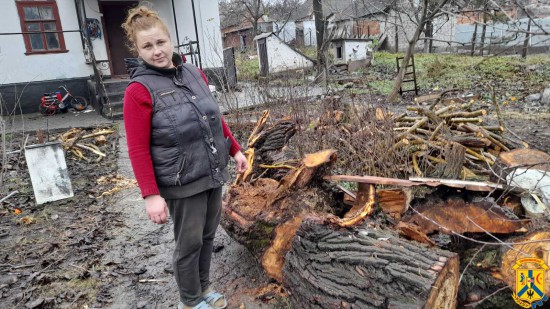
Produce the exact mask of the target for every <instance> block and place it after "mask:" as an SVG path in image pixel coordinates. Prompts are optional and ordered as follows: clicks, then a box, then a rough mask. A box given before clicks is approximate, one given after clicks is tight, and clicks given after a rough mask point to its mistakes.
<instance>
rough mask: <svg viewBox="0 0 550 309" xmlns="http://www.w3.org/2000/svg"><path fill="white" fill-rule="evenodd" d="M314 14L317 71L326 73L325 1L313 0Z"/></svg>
mask: <svg viewBox="0 0 550 309" xmlns="http://www.w3.org/2000/svg"><path fill="white" fill-rule="evenodd" d="M313 15H314V17H315V32H316V37H317V72H318V74H319V75H321V74H324V73H325V62H326V59H325V54H324V49H325V47H324V45H325V44H326V42H325V26H326V25H325V17H324V15H323V2H322V1H321V0H313Z"/></svg>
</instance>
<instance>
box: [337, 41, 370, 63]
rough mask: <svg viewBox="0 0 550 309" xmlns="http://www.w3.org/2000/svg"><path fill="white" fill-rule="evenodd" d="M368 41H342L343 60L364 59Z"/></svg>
mask: <svg viewBox="0 0 550 309" xmlns="http://www.w3.org/2000/svg"><path fill="white" fill-rule="evenodd" d="M369 44H370V43H369V42H361V41H345V42H344V50H343V52H344V61H345V62H346V63H348V62H350V61H357V60H365V59H367V46H368V45H369Z"/></svg>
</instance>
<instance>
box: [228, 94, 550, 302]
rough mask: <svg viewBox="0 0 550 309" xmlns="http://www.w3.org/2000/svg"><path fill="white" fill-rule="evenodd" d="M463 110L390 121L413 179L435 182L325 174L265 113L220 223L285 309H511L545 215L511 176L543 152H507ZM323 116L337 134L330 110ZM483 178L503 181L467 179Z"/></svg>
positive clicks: (496, 135) (542, 238) (541, 245)
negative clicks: (279, 291) (521, 268)
mask: <svg viewBox="0 0 550 309" xmlns="http://www.w3.org/2000/svg"><path fill="white" fill-rule="evenodd" d="M472 106H473V105H472V103H462V104H458V105H457V104H451V105H448V106H446V107H443V108H440V109H435V108H433V109H430V108H426V109H420V108H410V110H411V111H414V112H415V113H417V114H418V115H420V116H419V117H418V118H411V117H407V116H397V117H395V119H398V126H397V128H396V129H397V131H398V132H400V134H399V138H398V141H397V142H396V143H395V145H394V147H395V149H396V150H397V149H398V148H400V147H403V148H405V147H408V148H406V149H408V151H403V149H400V150H399V151H400V153H409V154H410V155H411V160H410V161H411V162H413V163H412V164H413V165H415V166H414V168H413V169H414V171H415V173H416V174H417V176H430V177H431V178H425V177H415V178H409V179H395V178H386V177H373V176H356V175H333V174H332V173H331V172H332V170H333V169H332V167H333V166H334V164H335V162H336V159H337V156H338V155H339V153H338V152H336V151H335V150H333V149H327V150H324V151H319V152H316V153H312V154H308V155H305V156H303V157H301V158H300V157H299V156H298V155H297V154H296V153H295V152H293V151H292V150H290V149H289V147H288V142H289V140H290V139H291V138H292V137H293V135H294V134H295V133H296V130H297V125H296V123H295V122H294V121H293V120H292V119H290V118H286V119H282V120H280V121H278V122H276V123H274V124H272V125H271V126H268V125H267V123H268V122H267V119H268V117H269V113H268V112H264V114H263V115H262V117H261V118H260V120H259V121H258V123H257V125H256V127H255V128H254V130H253V132H252V134H251V136H250V138H249V139H248V145H247V146H248V149H247V150H246V151H245V155H246V156H247V159H248V162H249V169H248V170H247V171H246V172H245V173H244V174H242V175H241V176H239V177H238V178H237V180H236V181H235V183H234V184H233V185H232V186H231V187H230V188H228V190H227V192H226V194H225V196H224V202H223V213H224V216H223V217H222V226H223V227H224V229H225V230H226V231H227V233H228V234H229V235H230V236H231V237H233V238H234V239H236V240H237V241H239V242H241V243H242V244H244V245H245V246H246V247H247V248H249V249H250V250H251V251H252V252H253V253H254V254H255V255H256V256H257V258H258V260H259V261H260V262H261V264H262V266H263V267H264V269H265V271H266V273H267V274H268V275H269V276H270V277H272V278H273V279H275V280H276V281H278V282H280V283H281V284H282V285H283V286H284V287H285V288H286V290H287V292H288V294H289V295H290V301H291V303H292V304H293V306H294V307H295V308H327V307H328V308H352V307H353V308H371V307H372V308H455V307H456V306H458V305H461V306H464V305H467V304H469V305H475V304H479V303H480V302H484V304H488V306H489V307H491V306H492V307H501V308H506V307H507V306H512V305H514V301H513V299H512V297H511V294H512V293H511V291H510V290H512V291H515V281H516V279H515V278H516V277H515V276H516V273H515V270H514V268H513V265H514V263H515V261H516V260H517V259H518V258H522V257H535V258H539V259H542V260H544V261H549V259H550V253H549V252H550V231H549V224H548V222H549V221H548V218H550V216H549V213H548V209H546V208H543V210H542V211H541V212H538V213H537V212H534V211H533V212H530V213H527V211H524V209H523V203H524V199H525V198H526V197H529V196H530V195H533V196H534V198H535V200H537V199H538V200H537V202H536V203H538V202H541V203H547V202H548V200H546V198H547V197H546V195H545V193H542V194H541V191H540V190H541V188H540V186H534V187H533V186H531V185H524V183H522V182H521V181H517V182H513V181H511V180H509V178H510V177H511V176H513V175H514V172H513V171H514V170H516V169H518V168H520V167H525V166H529V167H531V168H533V169H535V170H537V171H543V172H546V171H547V172H550V155H548V154H545V153H541V152H537V151H536V150H531V149H515V148H518V147H521V148H523V147H524V145H523V144H522V143H521V142H519V143H518V142H515V141H512V140H511V139H508V138H505V137H503V134H502V132H503V129H502V130H501V129H500V128H496V127H495V128H493V127H488V126H484V125H483V121H484V120H483V117H484V116H485V115H486V112H485V111H484V110H482V109H478V110H472ZM376 115H377V117H379V118H385V117H388V115H387V114H384V113H382V112H376ZM327 119H331V120H332V123H334V124H340V128H339V129H340V130H342V128H345V126H343V125H342V123H341V119H340V118H339V117H338V114H337V113H336V114H335V113H334V112H332V117H328V118H327ZM339 119H340V120H339ZM472 119H480V120H477V123H475V124H474V120H472ZM318 123H319V125H317V128H318V129H319V128H321V125H322V126H323V130H328V129H329V127H330V125H331V124H330V122H329V121H324V122H323V121H321V120H320V121H319V122H318ZM405 124H406V125H405ZM513 149H515V150H513ZM380 155H381V154H380ZM404 161H406V160H404ZM496 170H498V173H497V172H495V171H496ZM490 174H493V175H494V177H496V179H497V180H499V181H498V182H489V181H483V182H481V181H467V180H463V179H471V178H477V179H479V178H484V179H488V178H489V177H488V176H489V175H490ZM536 175H538V174H536ZM512 178H513V177H512ZM500 180H502V181H500ZM548 180H550V177H549V178H548ZM341 182H346V183H347V184H348V185H346V186H343V185H340V183H341ZM349 184H353V185H352V186H349ZM530 186H531V187H530ZM350 188H356V189H350ZM546 207H547V206H546ZM546 275H547V276H550V271H546ZM545 289H546V290H548V291H550V281H548V282H546V285H545ZM505 290H506V292H502V291H505ZM499 292H501V293H500V294H499ZM496 294H498V295H497V296H494V295H496ZM487 299H489V300H487ZM495 304H497V305H495Z"/></svg>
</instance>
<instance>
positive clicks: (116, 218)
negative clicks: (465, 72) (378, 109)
mask: <svg viewBox="0 0 550 309" xmlns="http://www.w3.org/2000/svg"><path fill="white" fill-rule="evenodd" d="M343 96H345V94H343ZM378 99H379V98H375V97H372V96H369V95H364V96H362V97H357V96H355V97H354V100H356V101H370V102H379V100H378ZM409 103H411V101H409V102H405V103H401V104H395V105H386V106H385V107H388V108H389V109H390V110H395V111H396V112H397V111H401V110H403V109H404V106H405V105H406V104H409ZM54 117H55V116H54ZM505 117H506V122H507V126H508V128H509V129H510V130H512V131H514V133H515V134H517V135H518V136H520V137H521V138H522V139H523V140H524V141H526V142H528V143H529V144H530V145H531V146H532V147H533V148H537V149H540V150H543V151H545V152H548V153H550V114H549V113H548V112H541V111H540V110H532V109H531V110H530V109H527V108H524V107H522V106H521V105H514V106H510V107H508V108H506V110H505ZM493 120H494V121H496V119H493ZM121 127H122V126H118V125H114V126H110V127H109V128H112V129H114V130H115V131H116V133H114V134H109V135H106V138H107V142H106V143H105V144H104V145H102V146H101V147H100V149H101V151H102V152H104V153H106V154H107V156H106V157H105V158H103V159H102V160H101V161H99V162H95V161H94V160H92V161H91V162H86V161H84V160H77V159H75V158H74V157H73V156H72V155H71V154H69V153H68V154H67V164H68V166H69V172H70V175H71V181H72V185H73V189H74V192H75V196H74V197H73V198H70V199H66V200H62V201H57V202H51V203H47V204H43V205H36V203H35V202H34V197H33V191H32V186H31V184H30V180H29V174H28V171H27V168H26V164H25V162H24V156H23V154H22V153H21V152H18V150H19V149H21V147H22V145H24V144H27V145H29V144H32V143H36V140H37V137H36V136H35V135H34V134H31V135H29V136H28V137H27V135H26V134H17V133H14V134H10V135H9V136H5V137H7V140H9V143H8V144H7V147H6V149H5V150H3V151H4V155H5V158H6V159H5V160H3V165H2V171H3V173H2V175H3V179H2V181H3V182H2V192H1V194H0V198H1V197H4V196H6V195H7V194H8V193H10V192H12V191H15V190H17V191H19V193H17V194H15V195H13V196H12V197H10V198H9V199H7V200H6V201H4V202H3V203H2V204H1V205H0V244H1V246H0V307H1V308H117V309H118V308H175V307H176V304H177V300H178V296H177V295H178V293H177V289H176V285H175V282H174V281H173V279H172V274H171V269H170V268H171V267H170V260H171V254H172V249H173V243H172V232H171V229H172V223H171V222H168V223H167V224H165V225H155V224H153V223H150V222H149V220H148V219H147V218H146V215H145V212H144V209H143V201H142V199H141V197H140V194H139V190H138V189H137V187H135V186H129V184H128V182H127V181H126V180H125V179H132V178H133V175H132V172H131V166H130V163H129V159H128V154H127V150H126V149H125V145H126V142H125V133H124V130H123V128H121ZM93 129H94V128H88V130H89V131H90V132H91V131H92V130H93ZM235 134H236V135H238V136H240V140H242V141H244V140H245V139H244V138H245V136H246V135H247V134H248V132H244V131H240V132H239V131H237V132H235ZM51 135H52V136H51V137H52V138H55V134H54V132H52V133H51ZM88 156H89V157H90V158H94V159H95V158H96V156H94V155H93V154H88ZM101 176H107V178H106V179H111V180H112V179H117V181H112V182H105V183H98V181H97V180H98V179H99V178H100V177H101ZM121 176H122V177H121ZM117 186H121V188H120V190H119V189H115V190H114V191H117V193H115V194H113V195H105V196H102V193H104V192H108V191H110V190H113V189H114V188H117ZM214 251H215V253H214V256H213V265H212V272H211V279H212V281H213V283H214V287H215V288H216V289H218V290H219V291H221V292H223V293H225V294H226V295H227V297H228V299H229V304H230V305H229V308H290V305H289V304H288V302H287V300H286V299H285V297H284V291H283V290H282V288H281V287H279V286H277V285H276V284H274V282H272V281H270V279H269V278H267V277H266V276H265V274H264V273H263V272H262V269H261V266H260V265H258V263H257V262H256V260H255V259H254V258H253V257H252V256H251V254H250V253H249V252H248V251H247V250H246V249H245V248H244V247H242V246H241V245H239V244H238V243H236V242H235V241H233V240H232V239H231V238H230V237H229V236H227V234H226V233H225V232H224V231H223V230H222V229H221V228H220V229H219V231H218V233H217V237H216V239H215V248H214Z"/></svg>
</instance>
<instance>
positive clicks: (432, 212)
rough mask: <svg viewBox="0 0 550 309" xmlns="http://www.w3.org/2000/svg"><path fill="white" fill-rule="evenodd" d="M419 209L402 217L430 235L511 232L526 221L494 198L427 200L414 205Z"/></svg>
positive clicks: (519, 227) (517, 229)
mask: <svg viewBox="0 0 550 309" xmlns="http://www.w3.org/2000/svg"><path fill="white" fill-rule="evenodd" d="M414 209H415V210H416V212H415V213H414V214H412V215H411V216H406V217H404V218H403V221H404V222H408V223H414V224H416V225H418V226H419V228H420V231H422V232H423V233H425V234H427V235H429V234H431V233H433V232H435V231H439V232H443V233H446V234H451V233H452V232H454V233H459V234H462V233H484V232H489V233H497V234H509V233H514V232H516V231H519V230H520V229H521V228H522V226H523V224H522V222H521V221H520V220H519V219H518V218H517V217H516V216H515V215H514V214H513V213H512V212H510V211H507V210H505V209H504V208H502V207H500V206H498V205H497V204H496V203H495V202H494V201H492V200H491V199H480V200H477V201H474V202H472V203H467V202H465V201H464V200H462V199H451V200H447V201H436V202H434V201H432V200H425V201H424V203H423V204H421V205H419V206H415V207H414Z"/></svg>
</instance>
